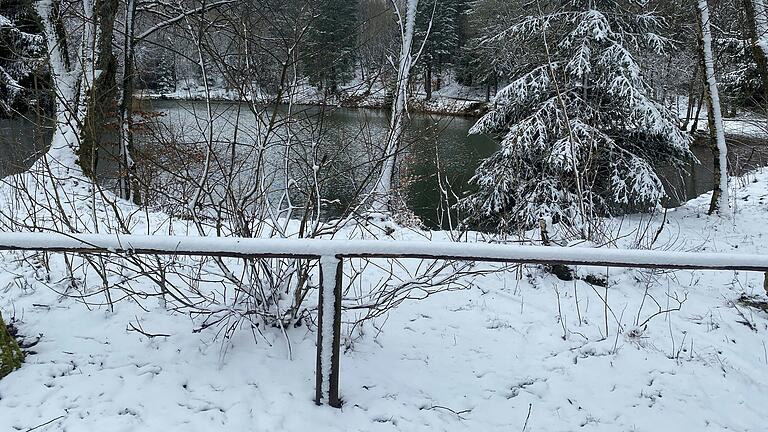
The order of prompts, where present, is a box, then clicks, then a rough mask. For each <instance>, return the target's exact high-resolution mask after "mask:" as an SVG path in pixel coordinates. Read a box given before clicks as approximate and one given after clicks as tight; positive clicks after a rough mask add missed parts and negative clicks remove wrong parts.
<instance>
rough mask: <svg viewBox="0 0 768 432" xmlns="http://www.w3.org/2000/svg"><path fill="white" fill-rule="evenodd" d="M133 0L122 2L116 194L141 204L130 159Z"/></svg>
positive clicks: (131, 146) (131, 159)
mask: <svg viewBox="0 0 768 432" xmlns="http://www.w3.org/2000/svg"><path fill="white" fill-rule="evenodd" d="M135 14H136V1H135V0H127V1H126V4H125V23H124V27H123V72H122V76H121V77H120V80H119V81H121V84H122V86H121V88H120V89H119V91H118V110H119V117H120V129H119V131H120V132H119V135H120V142H119V144H118V145H119V146H120V165H121V166H120V173H119V181H118V189H119V191H118V193H119V194H120V197H121V198H123V199H125V200H128V201H132V202H133V203H135V204H141V196H140V193H139V185H138V183H137V181H136V180H135V176H134V172H135V168H136V167H135V163H134V161H133V157H132V154H133V72H134V54H135V51H134V30H135V27H134V17H135Z"/></svg>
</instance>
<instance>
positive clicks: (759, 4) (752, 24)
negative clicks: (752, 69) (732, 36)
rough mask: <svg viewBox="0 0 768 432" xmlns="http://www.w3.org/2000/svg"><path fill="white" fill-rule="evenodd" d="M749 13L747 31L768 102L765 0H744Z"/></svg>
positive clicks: (767, 15)
mask: <svg viewBox="0 0 768 432" xmlns="http://www.w3.org/2000/svg"><path fill="white" fill-rule="evenodd" d="M743 2H744V10H745V11H746V14H747V33H748V34H749V38H750V40H751V42H752V52H753V54H754V56H755V62H756V63H757V70H758V72H759V73H760V78H761V80H762V83H763V98H764V101H763V102H768V14H767V13H766V7H765V2H764V0H743Z"/></svg>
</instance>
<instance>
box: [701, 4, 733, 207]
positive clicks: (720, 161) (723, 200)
mask: <svg viewBox="0 0 768 432" xmlns="http://www.w3.org/2000/svg"><path fill="white" fill-rule="evenodd" d="M696 10H697V12H698V24H699V35H700V41H699V57H700V60H701V63H702V68H703V70H704V77H705V86H704V89H705V97H706V99H707V107H708V108H709V110H708V117H707V118H708V121H709V134H710V137H711V140H712V141H714V145H713V146H712V153H713V154H714V156H715V167H714V168H715V170H714V173H715V184H714V189H713V191H712V201H711V203H710V206H709V213H710V214H712V213H714V212H719V213H720V214H722V215H727V214H729V213H730V209H729V207H728V203H729V201H730V200H729V197H728V158H727V156H728V149H727V147H726V144H725V130H724V129H723V113H722V111H721V107H720V93H719V92H718V89H717V78H716V76H715V62H714V55H713V52H712V30H711V28H710V16H709V4H708V3H707V0H698V5H697V8H696Z"/></svg>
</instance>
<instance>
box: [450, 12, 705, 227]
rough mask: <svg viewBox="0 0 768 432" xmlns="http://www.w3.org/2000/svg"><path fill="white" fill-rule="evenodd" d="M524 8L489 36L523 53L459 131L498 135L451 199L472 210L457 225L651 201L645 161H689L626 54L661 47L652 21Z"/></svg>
mask: <svg viewBox="0 0 768 432" xmlns="http://www.w3.org/2000/svg"><path fill="white" fill-rule="evenodd" d="M526 8H527V9H528V10H527V11H526V12H527V13H526V14H523V15H522V16H520V17H519V18H516V19H515V21H514V22H513V23H512V24H511V25H509V26H506V27H505V28H503V29H499V31H498V32H497V33H496V35H494V36H492V37H489V38H488V41H489V42H494V41H498V40H501V39H502V38H503V39H504V40H505V42H506V43H505V44H504V45H506V46H513V47H514V46H518V47H519V46H525V47H527V50H526V51H527V52H528V53H530V54H527V55H524V56H522V57H519V58H517V59H514V64H515V67H516V69H517V70H516V72H515V75H514V79H513V80H512V82H511V83H510V84H509V85H508V86H506V87H505V88H504V89H503V90H501V91H500V92H499V94H498V95H497V97H496V100H495V105H494V109H493V110H492V111H491V112H489V113H488V114H486V115H485V116H484V117H482V118H481V119H480V120H479V121H478V122H477V123H476V124H475V126H474V127H473V128H472V130H471V131H470V133H473V134H491V135H494V136H497V137H498V138H499V140H500V149H499V150H498V151H497V152H496V153H495V154H493V155H492V156H491V157H489V158H488V159H486V160H485V161H483V162H482V164H481V165H480V167H479V168H478V169H477V171H476V175H475V177H474V178H473V182H474V183H476V184H477V186H478V188H479V190H478V191H477V192H476V193H474V194H472V195H470V196H468V197H467V198H465V199H464V200H463V201H462V202H461V203H460V205H461V206H463V207H464V208H465V209H469V210H471V214H473V215H474V216H471V217H470V219H469V220H468V221H474V222H477V221H483V222H484V223H488V221H492V223H495V224H497V226H498V227H499V228H500V229H502V230H504V229H505V227H521V226H522V227H531V226H533V225H534V224H536V223H537V222H538V220H539V219H541V218H552V220H553V221H554V222H561V223H564V224H566V225H570V226H574V227H583V226H584V225H585V224H587V223H588V221H589V220H591V217H592V216H594V215H606V214H616V213H619V212H622V211H628V210H639V209H643V208H645V209H648V208H651V207H654V206H656V205H658V203H659V201H660V200H661V199H662V198H663V197H664V196H665V192H664V187H663V185H662V181H661V179H660V178H659V175H658V174H657V173H656V171H655V169H654V165H657V164H660V163H663V164H669V165H673V166H677V167H682V166H683V164H684V163H685V162H686V161H687V160H689V159H691V158H693V156H692V154H691V152H690V150H689V142H690V138H689V136H687V135H686V134H685V132H682V131H681V130H680V129H679V128H678V126H677V124H676V121H675V116H674V115H673V114H672V113H671V112H669V111H667V110H666V109H665V108H664V107H663V106H662V105H661V104H659V103H656V102H655V101H654V100H652V99H651V97H650V90H649V87H648V85H647V83H646V82H645V80H644V78H643V75H642V73H641V70H640V66H639V65H638V63H637V62H636V61H635V58H634V55H633V53H636V52H637V51H638V50H639V49H641V48H651V49H654V50H659V51H660V50H662V49H663V47H664V45H665V44H666V43H667V42H666V40H665V39H664V38H663V37H661V36H659V35H658V33H657V31H658V29H659V28H660V27H661V25H662V24H663V22H662V21H661V20H660V19H658V18H657V17H655V16H654V15H652V14H650V13H645V12H644V11H642V10H635V9H633V7H632V6H630V2H621V1H615V0H569V1H554V0H552V1H544V0H541V1H538V2H530V3H529V4H528V6H526ZM634 8H639V7H638V6H634ZM583 232H584V231H583V230H582V233H583Z"/></svg>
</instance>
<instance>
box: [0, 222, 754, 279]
mask: <svg viewBox="0 0 768 432" xmlns="http://www.w3.org/2000/svg"><path fill="white" fill-rule="evenodd" d="M14 249H24V250H39V249H43V250H53V251H65V250H72V251H82V250H89V251H91V252H98V251H101V250H106V251H111V252H121V253H128V254H133V253H142V254H146V253H161V254H182V255H183V254H185V253H186V254H192V255H202V256H206V255H207V256H211V255H226V254H233V255H235V256H255V255H265V256H271V257H301V258H307V257H309V258H320V259H321V265H322V266H323V269H324V270H328V271H330V273H326V274H335V272H336V270H335V267H333V269H332V271H331V270H330V269H331V268H330V267H328V268H326V267H325V266H326V265H331V264H333V266H335V265H336V262H337V258H336V257H376V258H381V257H403V258H423V259H439V258H451V259H468V260H478V261H498V262H524V263H532V262H533V263H567V264H587V263H600V264H601V265H609V266H628V267H655V266H664V267H665V268H677V269H679V268H699V269H718V268H719V269H723V268H726V269H730V270H758V271H768V255H765V254H746V253H701V252H684V251H659V250H641V249H611V248H608V247H603V248H584V247H579V248H576V247H566V248H561V247H544V246H520V245H515V244H493V243H464V242H447V241H418V240H416V241H397V242H393V241H387V240H357V239H350V240H339V239H336V240H331V239H307V238H303V239H297V238H268V239H266V238H232V237H195V236H143V235H112V234H57V233H12V232H7V233H0V250H14ZM331 282H332V281H329V282H328V283H331Z"/></svg>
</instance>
